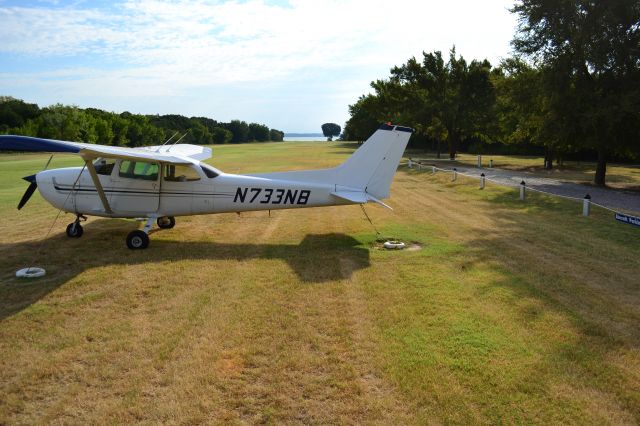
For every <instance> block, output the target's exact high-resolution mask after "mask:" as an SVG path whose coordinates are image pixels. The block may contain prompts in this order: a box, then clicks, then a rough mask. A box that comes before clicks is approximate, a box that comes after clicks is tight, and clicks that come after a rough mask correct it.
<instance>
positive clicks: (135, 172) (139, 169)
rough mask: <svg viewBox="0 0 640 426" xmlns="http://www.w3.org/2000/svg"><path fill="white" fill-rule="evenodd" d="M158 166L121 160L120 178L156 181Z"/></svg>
mask: <svg viewBox="0 0 640 426" xmlns="http://www.w3.org/2000/svg"><path fill="white" fill-rule="evenodd" d="M158 170H159V169H158V165H157V164H156V163H143V162H141V161H129V160H122V162H121V163H120V171H119V174H120V177H124V178H130V179H143V180H156V179H158Z"/></svg>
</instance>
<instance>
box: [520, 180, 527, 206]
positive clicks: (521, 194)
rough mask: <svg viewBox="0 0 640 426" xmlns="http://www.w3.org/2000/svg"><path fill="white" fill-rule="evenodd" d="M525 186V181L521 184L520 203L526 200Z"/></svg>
mask: <svg viewBox="0 0 640 426" xmlns="http://www.w3.org/2000/svg"><path fill="white" fill-rule="evenodd" d="M525 186H526V184H525V183H524V181H522V182H520V201H524V199H525V190H524V187H525Z"/></svg>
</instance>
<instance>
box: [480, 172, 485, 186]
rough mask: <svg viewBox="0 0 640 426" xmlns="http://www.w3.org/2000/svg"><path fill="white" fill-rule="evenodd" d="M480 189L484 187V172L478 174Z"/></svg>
mask: <svg viewBox="0 0 640 426" xmlns="http://www.w3.org/2000/svg"><path fill="white" fill-rule="evenodd" d="M480 189H484V173H482V174H481V175H480Z"/></svg>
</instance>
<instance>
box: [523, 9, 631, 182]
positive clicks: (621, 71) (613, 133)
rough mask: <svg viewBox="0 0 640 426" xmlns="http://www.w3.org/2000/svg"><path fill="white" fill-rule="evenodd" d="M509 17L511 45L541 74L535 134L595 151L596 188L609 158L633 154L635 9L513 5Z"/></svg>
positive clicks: (604, 174) (602, 176) (603, 174)
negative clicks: (543, 106) (542, 109)
mask: <svg viewBox="0 0 640 426" xmlns="http://www.w3.org/2000/svg"><path fill="white" fill-rule="evenodd" d="M512 10H513V12H514V13H516V14H518V18H519V26H518V32H517V34H516V36H515V38H514V40H513V46H514V47H515V49H516V51H517V52H518V53H520V54H521V55H523V56H525V57H526V58H528V59H530V60H531V61H533V62H534V63H536V64H537V65H538V66H540V68H541V69H542V70H543V72H544V76H545V78H544V81H543V85H541V87H540V90H543V91H544V93H545V95H546V102H547V108H548V112H549V113H548V114H545V116H544V122H543V123H541V125H542V127H544V128H546V129H548V130H551V129H555V130H556V131H557V136H556V139H558V140H560V141H562V143H564V144H570V143H571V141H573V143H574V144H579V145H581V146H584V147H588V148H592V149H594V150H595V151H597V154H598V163H597V167H596V174H595V179H594V181H595V183H596V184H597V185H604V184H605V177H606V166H607V161H608V159H609V158H610V156H611V155H612V154H623V155H624V154H626V155H628V154H629V153H632V152H638V151H639V147H638V143H639V142H638V136H639V133H640V130H639V129H640V116H639V113H638V112H639V111H640V90H639V87H640V3H639V2H638V1H637V0H607V1H596V0H554V1H548V0H520V1H518V2H517V3H516V4H515V6H514V7H513V9H512ZM549 133H550V132H549V131H547V134H549Z"/></svg>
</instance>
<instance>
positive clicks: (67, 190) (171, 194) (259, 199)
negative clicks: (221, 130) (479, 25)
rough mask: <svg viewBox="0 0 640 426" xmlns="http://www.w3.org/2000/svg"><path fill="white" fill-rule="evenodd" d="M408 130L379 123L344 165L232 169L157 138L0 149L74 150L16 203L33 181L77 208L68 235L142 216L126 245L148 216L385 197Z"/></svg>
mask: <svg viewBox="0 0 640 426" xmlns="http://www.w3.org/2000/svg"><path fill="white" fill-rule="evenodd" d="M412 132H413V129H411V128H408V127H402V126H394V125H391V124H383V125H382V126H381V127H380V128H379V129H378V130H377V131H376V132H375V133H374V134H373V135H372V136H371V137H370V138H369V139H368V140H367V141H366V142H365V143H364V144H363V145H362V146H361V147H360V148H359V149H358V150H356V151H355V152H354V153H353V155H351V157H349V158H348V159H347V160H346V161H345V162H344V163H343V164H341V165H339V166H337V167H334V168H331V169H321V170H303V171H290V172H278V173H267V174H251V175H238V174H231V173H224V172H222V171H220V170H218V169H216V168H214V167H212V166H210V165H208V164H206V163H204V162H203V161H204V160H206V159H208V158H210V157H211V155H212V151H211V148H208V147H203V146H198V145H189V144H176V145H162V146H149V147H140V148H120V147H114V146H104V145H94V144H86V143H78V142H66V141H58V140H50V139H41V138H32V137H28V136H12V135H5V136H0V151H36V152H62V153H73V154H78V155H79V156H80V157H81V158H82V160H84V163H85V164H84V166H82V167H67V168H61V169H51V170H45V171H41V172H39V173H36V174H34V175H31V176H27V177H25V178H24V180H26V181H28V182H29V183H30V185H29V187H28V188H27V190H26V192H25V194H24V196H23V197H22V199H21V200H20V203H19V204H18V209H21V208H22V207H23V206H24V205H25V204H26V202H27V201H28V200H29V198H30V197H31V195H32V194H33V192H34V191H35V190H36V188H37V189H38V190H39V191H40V194H41V195H42V197H43V198H44V199H45V200H47V201H48V202H49V203H50V204H52V205H53V206H54V207H56V208H58V209H60V210H63V211H65V212H69V213H73V214H75V215H76V220H75V221H74V222H72V223H70V224H69V225H68V226H67V235H68V236H69V237H72V238H79V237H81V236H82V233H83V229H82V226H81V225H80V221H81V220H84V219H86V216H101V217H111V218H140V217H142V218H145V219H146V224H145V226H144V228H143V229H142V230H135V231H132V232H131V233H129V235H128V236H127V246H128V247H129V248H130V249H143V248H146V247H147V246H148V245H149V236H148V234H149V231H150V230H151V228H152V226H153V224H154V223H157V225H158V227H160V228H173V226H174V225H175V217H176V216H188V215H196V214H211V213H227V212H243V211H250V210H277V209H294V208H303V207H321V206H335V205H348V204H364V203H367V202H369V201H372V202H375V203H378V204H381V205H383V206H385V207H388V206H387V205H386V204H384V203H383V202H382V201H380V200H382V199H384V198H387V197H388V196H389V188H390V186H391V181H392V180H393V176H394V174H395V172H396V169H397V167H398V163H399V162H400V158H401V157H402V153H403V152H404V149H405V147H406V146H407V142H408V141H409V137H410V136H411V133H412Z"/></svg>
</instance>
